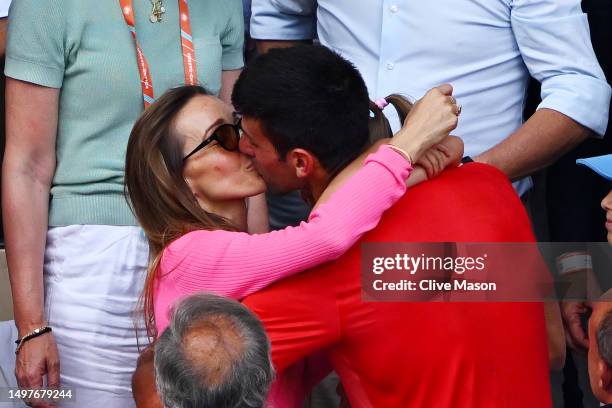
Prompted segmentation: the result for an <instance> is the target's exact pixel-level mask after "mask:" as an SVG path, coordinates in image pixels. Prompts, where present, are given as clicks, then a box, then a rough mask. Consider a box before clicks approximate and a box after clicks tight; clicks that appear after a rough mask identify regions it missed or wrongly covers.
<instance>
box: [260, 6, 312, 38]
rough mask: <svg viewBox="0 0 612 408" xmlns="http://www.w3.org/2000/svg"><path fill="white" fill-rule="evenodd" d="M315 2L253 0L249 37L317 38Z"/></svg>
mask: <svg viewBox="0 0 612 408" xmlns="http://www.w3.org/2000/svg"><path fill="white" fill-rule="evenodd" d="M316 11H317V2H316V0H252V3H251V37H252V38H255V39H259V40H311V39H313V38H314V37H315V34H316V23H317V22H316Z"/></svg>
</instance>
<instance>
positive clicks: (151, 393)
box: [132, 345, 164, 408]
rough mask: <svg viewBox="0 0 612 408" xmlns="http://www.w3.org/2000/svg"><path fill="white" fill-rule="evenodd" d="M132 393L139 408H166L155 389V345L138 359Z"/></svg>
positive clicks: (133, 377) (148, 348)
mask: <svg viewBox="0 0 612 408" xmlns="http://www.w3.org/2000/svg"><path fill="white" fill-rule="evenodd" d="M132 393H133V395H134V400H135V401H136V407H137V408H164V404H162V402H161V399H160V398H159V395H158V394H157V389H156V388H155V366H154V348H153V345H151V346H149V347H147V348H146V349H145V350H144V351H143V352H142V353H141V354H140V357H138V363H137V364H136V371H135V372H134V375H133V376H132Z"/></svg>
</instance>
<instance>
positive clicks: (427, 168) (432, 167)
mask: <svg viewBox="0 0 612 408" xmlns="http://www.w3.org/2000/svg"><path fill="white" fill-rule="evenodd" d="M462 158H463V140H461V138H459V137H457V136H448V137H446V138H445V139H444V140H442V141H441V142H440V143H438V144H437V145H435V146H432V147H430V148H429V150H427V151H426V152H425V153H424V154H423V156H422V157H421V158H420V159H419V160H417V162H416V164H415V167H414V170H413V171H412V174H411V175H410V177H409V178H408V180H407V181H406V186H407V187H411V186H414V185H416V184H418V183H420V182H422V181H425V180H429V179H432V178H434V177H436V176H437V175H438V174H440V173H441V172H442V171H443V170H444V169H445V168H447V167H456V166H458V165H459V164H460V163H461V159H462Z"/></svg>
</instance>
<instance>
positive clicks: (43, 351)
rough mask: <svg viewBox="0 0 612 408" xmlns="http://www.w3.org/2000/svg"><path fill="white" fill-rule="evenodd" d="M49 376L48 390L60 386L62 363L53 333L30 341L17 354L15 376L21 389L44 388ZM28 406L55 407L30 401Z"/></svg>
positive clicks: (41, 402)
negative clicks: (45, 379) (44, 378)
mask: <svg viewBox="0 0 612 408" xmlns="http://www.w3.org/2000/svg"><path fill="white" fill-rule="evenodd" d="M45 375H46V376H47V384H46V387H47V388H58V387H59V385H60V363H59V355H58V352H57V345H56V344H55V337H53V333H45V334H43V335H41V336H38V337H36V338H33V339H31V340H28V341H27V342H25V343H24V344H23V347H21V350H19V352H18V353H17V358H16V361H15V376H16V377H17V384H18V385H19V388H26V389H39V388H43V377H44V376H45ZM27 405H29V406H31V407H34V408H51V407H53V406H54V405H53V404H52V403H50V402H45V401H42V400H30V401H28V402H27Z"/></svg>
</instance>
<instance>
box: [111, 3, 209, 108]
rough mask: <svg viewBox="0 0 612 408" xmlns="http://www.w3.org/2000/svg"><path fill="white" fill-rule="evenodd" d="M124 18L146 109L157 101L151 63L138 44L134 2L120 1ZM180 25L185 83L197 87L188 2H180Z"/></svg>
mask: <svg viewBox="0 0 612 408" xmlns="http://www.w3.org/2000/svg"><path fill="white" fill-rule="evenodd" d="M119 3H120V4H121V11H122V12H123V18H124V19H125V23H126V24H127V26H128V28H129V29H130V32H131V33H132V38H133V39H134V44H135V45H136V57H137V61H138V72H139V74H140V84H141V86H142V98H143V100H144V107H145V109H146V108H148V107H149V105H151V104H152V103H153V101H155V94H154V92H153V81H152V79H151V70H150V69H149V63H148V62H147V59H146V58H145V55H144V52H142V48H141V47H140V44H139V43H138V37H136V21H135V18H134V2H133V0H119ZM179 24H180V27H181V48H182V50H183V68H184V70H185V83H186V84H187V85H195V84H196V83H197V78H198V71H197V67H196V58H195V49H194V47H193V38H192V36H191V21H190V19H189V5H188V3H187V0H179Z"/></svg>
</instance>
